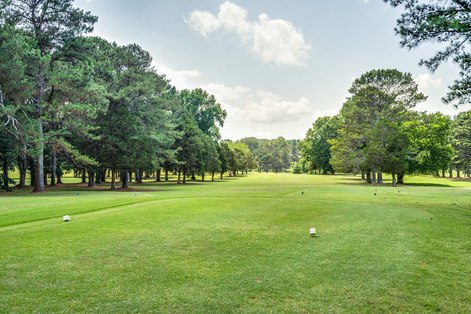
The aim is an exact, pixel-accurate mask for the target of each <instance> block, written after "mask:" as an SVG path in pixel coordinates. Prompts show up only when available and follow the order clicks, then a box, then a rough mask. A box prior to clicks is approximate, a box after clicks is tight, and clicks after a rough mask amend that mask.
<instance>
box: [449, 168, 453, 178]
mask: <svg viewBox="0 0 471 314" xmlns="http://www.w3.org/2000/svg"><path fill="white" fill-rule="evenodd" d="M449 177H450V178H453V167H452V166H450V176H449Z"/></svg>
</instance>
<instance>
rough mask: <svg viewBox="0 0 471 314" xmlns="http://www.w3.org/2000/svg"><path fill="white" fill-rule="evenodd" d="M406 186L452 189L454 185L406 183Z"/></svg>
mask: <svg viewBox="0 0 471 314" xmlns="http://www.w3.org/2000/svg"><path fill="white" fill-rule="evenodd" d="M404 185H405V186H434V187H442V188H451V187H453V186H452V185H449V184H443V183H429V182H417V183H407V182H406V183H405V184H404Z"/></svg>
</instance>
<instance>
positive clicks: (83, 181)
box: [82, 169, 87, 184]
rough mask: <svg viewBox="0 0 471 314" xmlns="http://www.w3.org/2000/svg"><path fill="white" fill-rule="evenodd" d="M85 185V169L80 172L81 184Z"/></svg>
mask: <svg viewBox="0 0 471 314" xmlns="http://www.w3.org/2000/svg"><path fill="white" fill-rule="evenodd" d="M85 183H87V175H86V173H85V169H83V170H82V184H85Z"/></svg>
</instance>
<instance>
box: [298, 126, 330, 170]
mask: <svg viewBox="0 0 471 314" xmlns="http://www.w3.org/2000/svg"><path fill="white" fill-rule="evenodd" d="M336 137H337V118H336V117H321V118H318V119H317V120H316V121H315V122H314V124H313V126H312V128H310V129H309V130H308V131H307V134H306V138H305V139H304V141H303V142H302V145H301V146H302V156H303V159H304V160H305V161H307V162H308V164H309V167H310V169H309V170H310V171H313V170H315V169H318V170H319V171H320V172H322V173H323V174H327V173H328V172H330V173H332V174H334V168H333V167H332V165H331V144H330V143H329V141H330V140H332V139H335V138H336Z"/></svg>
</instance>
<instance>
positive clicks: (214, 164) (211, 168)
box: [199, 135, 221, 181]
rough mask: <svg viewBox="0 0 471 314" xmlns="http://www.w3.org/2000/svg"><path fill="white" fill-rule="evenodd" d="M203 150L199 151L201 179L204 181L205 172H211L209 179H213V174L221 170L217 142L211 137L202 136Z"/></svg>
mask: <svg viewBox="0 0 471 314" xmlns="http://www.w3.org/2000/svg"><path fill="white" fill-rule="evenodd" d="M202 141H203V146H204V147H203V150H201V151H200V153H201V156H200V158H199V160H200V167H199V168H200V169H199V173H200V175H201V181H204V178H205V174H206V172H209V173H210V174H211V181H214V174H215V173H216V172H219V171H221V161H220V160H219V153H218V150H217V146H216V145H217V143H216V142H214V141H213V139H212V138H211V137H210V136H208V135H204V136H203V138H202Z"/></svg>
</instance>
